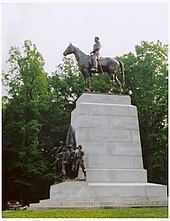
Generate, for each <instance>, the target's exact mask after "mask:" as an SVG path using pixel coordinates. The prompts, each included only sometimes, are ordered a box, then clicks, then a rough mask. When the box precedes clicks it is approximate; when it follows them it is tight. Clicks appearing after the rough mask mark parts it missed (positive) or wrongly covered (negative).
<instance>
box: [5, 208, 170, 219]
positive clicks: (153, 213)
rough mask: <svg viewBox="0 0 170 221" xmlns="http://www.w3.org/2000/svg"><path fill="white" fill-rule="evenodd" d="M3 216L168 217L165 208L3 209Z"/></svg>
mask: <svg viewBox="0 0 170 221" xmlns="http://www.w3.org/2000/svg"><path fill="white" fill-rule="evenodd" d="M2 217H3V218H168V209H167V208H165V207H164V208H162V207H161V208H126V209H125V208H120V209H98V210H96V209H93V210H89V209H86V210H83V209H57V210H37V211H30V210H28V211H26V210H25V211H5V212H3V213H2Z"/></svg>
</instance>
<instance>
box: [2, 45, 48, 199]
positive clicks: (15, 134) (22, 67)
mask: <svg viewBox="0 0 170 221" xmlns="http://www.w3.org/2000/svg"><path fill="white" fill-rule="evenodd" d="M23 49H24V51H23V55H22V53H21V52H20V50H19V48H16V47H11V49H10V51H9V59H8V62H9V64H10V68H9V72H8V73H4V82H5V83H6V85H7V86H8V88H9V96H10V98H9V99H8V102H7V104H6V108H5V109H4V112H3V178H4V179H3V181H4V183H3V184H4V185H3V187H4V188H5V191H4V192H5V193H7V192H8V193H9V195H10V194H11V195H14V197H17V198H20V200H21V201H22V200H24V197H27V198H28V194H27V196H25V195H26V193H27V192H29V193H33V192H34V194H35V193H36V191H37V190H38V189H39V186H38V183H39V184H40V183H41V187H42V186H43V185H42V183H44V185H45V186H47V185H48V182H49V180H50V172H49V168H48V161H47V160H46V159H45V158H44V157H43V150H42V148H41V140H40V134H41V130H42V127H43V113H44V112H45V111H47V110H48V102H49V88H48V78H47V74H46V73H45V71H44V69H43V66H44V60H43V58H42V55H41V54H40V53H39V52H38V51H37V48H36V46H35V45H34V44H32V42H31V41H25V42H24V46H23ZM11 190H12V192H11ZM15 193H16V194H15ZM29 195H30V194H29ZM5 197H8V194H7V196H5Z"/></svg>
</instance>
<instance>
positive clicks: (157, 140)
mask: <svg viewBox="0 0 170 221" xmlns="http://www.w3.org/2000/svg"><path fill="white" fill-rule="evenodd" d="M135 50H136V53H135V54H132V53H129V54H127V55H124V56H123V57H121V58H120V59H121V60H122V61H123V62H124V64H125V69H126V88H125V92H126V93H130V94H131V97H132V103H133V104H134V105H136V106H137V108H138V114H139V123H140V132H141V141H142V147H143V155H144V166H145V168H146V169H147V170H148V175H149V180H150V181H152V182H158V183H164V184H166V183H167V133H168V125H167V122H168V119H167V117H168V47H167V45H163V44H162V43H161V42H159V41H158V42H157V43H153V42H150V43H148V42H146V41H142V42H141V45H137V46H136V47H135Z"/></svg>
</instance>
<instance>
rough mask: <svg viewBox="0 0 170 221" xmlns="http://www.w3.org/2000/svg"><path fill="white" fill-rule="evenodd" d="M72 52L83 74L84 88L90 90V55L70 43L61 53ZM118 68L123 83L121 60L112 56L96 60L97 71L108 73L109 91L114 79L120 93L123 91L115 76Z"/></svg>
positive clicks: (67, 53)
mask: <svg viewBox="0 0 170 221" xmlns="http://www.w3.org/2000/svg"><path fill="white" fill-rule="evenodd" d="M72 53H73V54H74V55H75V57H76V60H77V62H78V65H79V68H80V71H81V73H82V74H83V77H84V89H85V90H86V91H90V89H91V86H90V77H91V74H92V72H91V71H90V69H91V68H92V58H91V56H89V55H86V54H85V53H83V52H82V51H81V50H80V49H78V48H76V47H75V46H74V45H72V44H71V43H70V44H69V46H68V47H67V49H66V50H65V51H64V53H63V55H64V56H66V55H69V54H72ZM119 68H120V69H121V73H122V76H123V83H124V79H125V74H124V65H123V62H121V61H118V60H116V59H114V58H109V57H106V58H100V59H99V60H98V72H99V73H103V72H107V73H108V74H109V75H110V78H111V83H112V88H111V92H113V86H114V83H115V81H117V83H118V84H119V87H120V94H121V93H122V92H123V88H122V82H121V81H120V80H119V79H118V77H117V74H118V71H119Z"/></svg>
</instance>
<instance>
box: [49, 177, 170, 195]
mask: <svg viewBox="0 0 170 221" xmlns="http://www.w3.org/2000/svg"><path fill="white" fill-rule="evenodd" d="M166 195H167V188H166V186H164V185H160V184H153V183H103V182H102V183H88V182H85V181H78V182H77V181H70V182H64V183H60V184H56V185H52V186H51V189H50V199H57V198H66V199H67V198H74V199H80V198H100V197H112V198H114V197H166Z"/></svg>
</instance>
